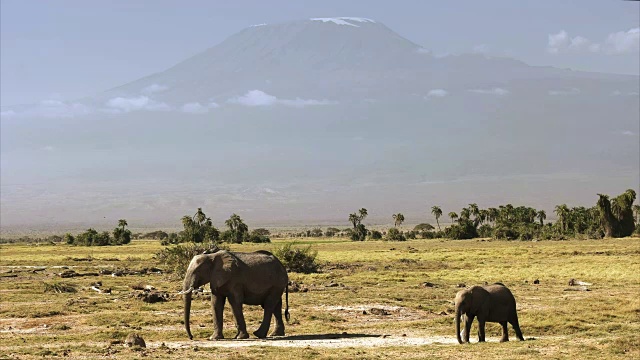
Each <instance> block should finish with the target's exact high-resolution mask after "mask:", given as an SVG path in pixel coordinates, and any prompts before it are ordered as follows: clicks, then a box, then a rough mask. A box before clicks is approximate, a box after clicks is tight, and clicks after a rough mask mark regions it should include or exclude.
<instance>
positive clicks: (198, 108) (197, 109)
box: [182, 102, 209, 114]
mask: <svg viewBox="0 0 640 360" xmlns="http://www.w3.org/2000/svg"><path fill="white" fill-rule="evenodd" d="M182 112H186V113H190V114H204V113H207V112H209V108H208V107H206V106H202V105H200V103H199V102H192V103H188V104H184V105H182Z"/></svg>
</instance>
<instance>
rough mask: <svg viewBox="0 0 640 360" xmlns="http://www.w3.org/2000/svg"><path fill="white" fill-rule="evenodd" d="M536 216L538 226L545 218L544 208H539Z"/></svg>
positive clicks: (542, 223)
mask: <svg viewBox="0 0 640 360" xmlns="http://www.w3.org/2000/svg"><path fill="white" fill-rule="evenodd" d="M536 217H537V218H538V220H540V226H542V225H544V220H545V219H546V218H547V213H546V212H544V210H540V211H538V212H537V213H536Z"/></svg>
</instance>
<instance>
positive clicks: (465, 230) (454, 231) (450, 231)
mask: <svg viewBox="0 0 640 360" xmlns="http://www.w3.org/2000/svg"><path fill="white" fill-rule="evenodd" d="M445 234H446V236H447V237H448V238H450V239H454V240H463V239H473V238H476V237H478V230H477V229H476V227H475V225H474V224H473V222H472V221H471V220H460V221H458V223H457V224H454V225H451V226H449V227H448V228H446V229H445Z"/></svg>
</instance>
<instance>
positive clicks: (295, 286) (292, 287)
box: [289, 281, 309, 293]
mask: <svg viewBox="0 0 640 360" xmlns="http://www.w3.org/2000/svg"><path fill="white" fill-rule="evenodd" d="M307 291H309V288H308V287H306V286H304V285H302V283H297V282H295V281H289V292H292V293H294V292H307Z"/></svg>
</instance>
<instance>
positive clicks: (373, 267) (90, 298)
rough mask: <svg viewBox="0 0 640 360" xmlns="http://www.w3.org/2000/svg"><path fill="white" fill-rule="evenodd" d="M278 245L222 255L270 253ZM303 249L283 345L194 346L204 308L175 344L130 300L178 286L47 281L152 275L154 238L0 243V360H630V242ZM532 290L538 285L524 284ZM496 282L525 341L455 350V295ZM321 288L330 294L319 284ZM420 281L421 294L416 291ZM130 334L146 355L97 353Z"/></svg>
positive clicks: (167, 316)
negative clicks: (66, 273) (310, 270)
mask: <svg viewBox="0 0 640 360" xmlns="http://www.w3.org/2000/svg"><path fill="white" fill-rule="evenodd" d="M287 241H289V240H288V239H283V240H276V241H275V244H272V245H269V244H245V245H233V246H232V248H233V249H234V250H242V251H252V250H257V249H267V250H272V249H273V247H275V246H278V245H281V244H282V243H284V242H287ZM306 243H309V244H312V245H313V247H314V249H316V250H317V251H318V259H319V260H320V261H321V262H322V263H323V264H324V266H323V269H324V270H323V272H321V273H318V274H309V275H303V274H291V275H290V278H291V280H293V281H296V282H298V283H302V285H303V286H304V287H306V288H308V289H309V290H308V291H307V292H299V293H292V294H290V307H291V320H292V323H291V324H289V325H288V327H287V335H288V336H290V337H289V338H287V339H286V340H279V341H275V340H267V341H261V340H249V341H232V340H225V341H221V342H209V341H206V338H207V337H208V336H209V335H211V332H212V325H211V312H210V311H211V306H210V303H209V301H208V299H206V298H204V297H200V298H196V299H195V300H194V303H193V308H192V330H193V332H194V336H195V338H196V339H197V341H189V340H188V339H187V337H186V334H185V332H184V330H183V325H182V302H181V301H180V300H181V298H180V297H179V296H177V295H174V296H172V297H171V300H170V301H168V302H162V303H155V304H148V303H144V302H142V301H140V300H138V299H136V298H134V297H131V296H130V295H131V292H132V290H131V288H130V286H131V285H135V284H142V285H145V284H149V285H153V286H154V287H156V288H157V289H158V290H160V291H168V292H170V293H172V294H175V293H176V292H177V291H178V290H179V289H180V282H179V281H176V280H171V279H170V278H169V277H167V276H165V275H157V274H148V275H144V276H143V275H130V276H124V277H111V276H104V275H101V276H85V277H73V278H66V279H64V281H61V279H60V278H59V277H58V276H57V274H58V273H60V272H62V271H63V270H64V269H62V268H59V267H60V266H68V267H70V268H72V269H73V270H75V271H76V272H78V273H96V272H98V271H99V270H101V269H115V268H120V269H122V268H127V269H132V270H136V269H141V268H145V267H150V266H158V267H160V268H162V264H156V263H155V262H154V260H153V254H154V253H155V252H156V251H158V250H159V249H160V248H161V246H160V244H159V242H157V241H134V242H133V243H132V244H130V245H126V246H121V247H102V248H85V247H70V246H66V245H55V246H52V245H42V246H34V245H3V246H0V256H1V257H0V259H1V261H0V265H1V268H0V339H1V340H2V341H0V358H5V357H9V358H11V357H19V358H42V357H43V356H64V355H65V354H66V355H69V356H71V357H74V358H96V357H101V356H103V355H112V356H117V357H118V358H138V357H140V356H141V355H148V356H153V357H161V358H166V357H188V358H190V357H194V356H196V355H198V354H199V353H206V355H207V356H208V357H213V358H218V357H219V358H232V359H244V358H250V359H252V358H262V357H264V356H271V357H275V358H303V359H304V358H309V359H311V358H313V359H316V358H319V359H325V358H326V359H330V358H331V359H332V358H363V359H383V358H389V357H392V358H398V357H402V358H408V359H423V358H443V359H446V358H461V357H462V358H468V359H476V358H477V359H480V358H483V359H486V358H519V359H520V358H522V359H534V358H535V359H537V358H540V357H552V358H565V357H578V358H581V359H582V358H586V359H589V358H594V359H595V358H598V359H600V358H603V357H604V358H638V356H640V344H639V340H638V337H637V334H638V331H639V330H640V321H639V320H640V300H639V299H638V294H640V279H639V276H638V275H637V274H638V273H640V256H638V255H640V239H638V238H627V239H607V240H600V241H590V240H589V241H579V240H573V241H562V242H554V241H543V242H503V241H478V240H468V241H442V240H415V241H408V242H402V243H389V242H381V241H376V242H351V241H349V240H346V239H321V240H319V241H317V242H316V241H306V242H305V244H306ZM76 259H90V261H87V260H84V261H77V260H76ZM116 259H117V260H116ZM34 267H40V268H34ZM41 267H46V269H45V270H42V269H41ZM9 271H11V272H10V273H9ZM13 275H15V276H13ZM9 276H11V277H9ZM571 278H575V279H577V280H582V281H587V282H590V283H592V284H593V285H592V286H589V288H590V290H591V291H564V290H565V289H566V288H568V287H569V286H568V281H569V279H571ZM536 279H538V280H539V281H540V284H539V285H534V284H533V281H534V280H536ZM96 281H101V282H102V283H103V285H102V286H103V287H108V288H111V289H112V292H111V294H100V293H97V292H96V291H94V290H92V289H91V285H92V283H94V282H96ZM497 281H500V282H503V283H504V284H506V285H507V286H508V287H509V288H510V289H511V290H512V291H513V293H514V294H515V296H516V299H517V301H518V309H519V316H520V323H521V327H522V330H523V332H524V335H525V338H527V339H529V340H528V341H525V342H518V341H511V342H509V343H506V344H500V343H498V342H497V338H498V337H499V334H500V328H499V326H497V325H494V324H490V325H488V327H487V337H488V338H489V340H488V342H487V343H485V344H471V345H464V346H463V345H458V344H457V343H455V334H454V329H453V328H454V326H453V314H452V310H453V303H452V299H453V297H454V295H455V293H456V292H457V291H458V287H457V286H458V284H460V283H464V284H466V285H475V284H483V283H484V282H489V283H492V282H497ZM331 282H333V283H337V284H338V286H331V287H329V286H325V285H327V284H329V283H331ZM424 282H430V283H432V284H434V285H435V286H433V287H424V286H422V284H423V283H424ZM43 283H45V284H49V285H59V284H64V285H65V286H68V287H71V288H75V289H76V290H77V292H75V293H68V292H58V291H55V290H54V291H53V292H44V291H43V290H44V287H45V286H43ZM371 308H378V309H382V310H384V312H385V313H386V315H376V314H372V313H371ZM260 310H261V309H260V308H259V307H255V306H247V307H245V316H246V319H247V324H248V327H249V328H256V327H257V324H259V321H260V319H261V311H260ZM363 311H364V312H366V314H364V313H363ZM374 312H375V311H374ZM132 331H136V332H138V333H140V334H141V335H142V336H143V337H144V339H145V341H146V343H147V346H148V348H147V349H144V350H139V349H138V350H131V349H127V348H124V347H123V346H122V345H120V344H113V345H112V344H111V343H112V342H117V341H118V340H124V338H125V337H126V335H127V334H128V333H129V332H132ZM474 331H475V330H474ZM343 334H344V335H343ZM233 335H235V329H234V326H233V318H232V315H231V311H230V309H228V306H227V309H226V313H225V336H226V337H228V338H231V337H233ZM385 335H387V336H385ZM511 338H512V339H513V338H514V336H513V333H511ZM163 344H164V345H163ZM283 347H286V349H283ZM335 347H340V350H339V351H336V350H335V349H334V348H335ZM461 352H462V353H461Z"/></svg>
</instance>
